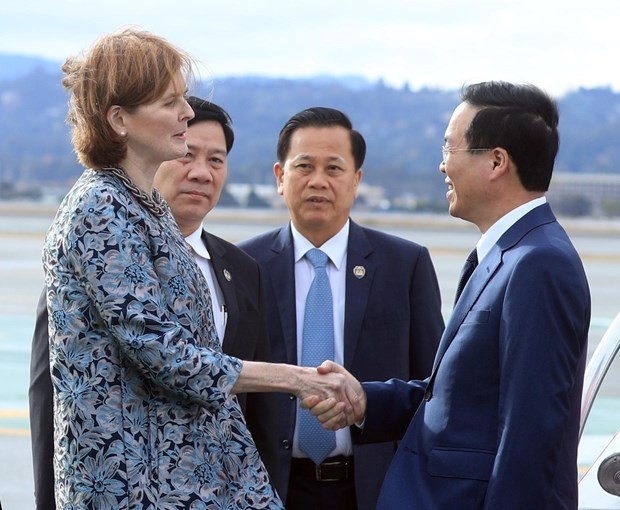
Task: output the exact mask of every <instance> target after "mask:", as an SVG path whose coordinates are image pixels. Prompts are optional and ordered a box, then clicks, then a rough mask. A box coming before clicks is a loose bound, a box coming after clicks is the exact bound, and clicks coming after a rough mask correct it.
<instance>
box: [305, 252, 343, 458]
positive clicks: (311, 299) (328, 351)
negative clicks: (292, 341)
mask: <svg viewBox="0 0 620 510" xmlns="http://www.w3.org/2000/svg"><path fill="white" fill-rule="evenodd" d="M306 258H307V259H308V260H309V261H310V262H311V264H312V265H313V266H314V279H313V280H312V284H311V285H310V290H308V296H307V297H306V310H305V315H304V328H303V347H302V354H301V364H302V365H303V366H305V367H317V366H319V365H320V364H321V363H323V361H325V360H326V359H330V360H333V359H334V307H333V304H332V289H331V287H330V285H329V278H328V277H327V272H326V271H325V265H326V264H327V261H328V260H329V259H328V257H327V255H326V254H325V253H324V252H322V251H321V250H318V249H316V248H312V249H311V250H310V251H308V253H306ZM298 419H299V428H298V436H299V448H300V449H301V450H302V451H303V452H304V453H305V454H306V455H308V457H310V458H311V459H312V460H313V461H314V462H315V463H316V464H320V463H321V462H323V460H324V459H325V457H327V456H328V455H329V453H330V452H331V451H332V450H333V449H334V448H336V433H335V432H333V431H331V430H325V429H324V428H323V427H322V426H321V424H320V423H319V420H317V419H316V418H315V417H314V416H312V415H311V414H310V411H308V410H307V409H301V408H300V409H299V413H298Z"/></svg>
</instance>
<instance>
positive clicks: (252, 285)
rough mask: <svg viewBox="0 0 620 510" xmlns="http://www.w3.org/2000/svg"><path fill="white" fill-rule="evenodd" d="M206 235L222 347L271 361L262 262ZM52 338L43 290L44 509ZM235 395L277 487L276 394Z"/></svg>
mask: <svg viewBox="0 0 620 510" xmlns="http://www.w3.org/2000/svg"><path fill="white" fill-rule="evenodd" d="M202 238H203V240H204V241H205V244H206V245H207V249H208V250H209V255H210V256H211V264H212V265H213V269H214V272H215V277H216V279H217V282H218V284H219V286H220V288H221V290H222V294H223V295H224V302H225V303H226V307H227V312H228V321H227V323H226V330H225V333H224V342H223V344H222V350H223V351H224V352H225V353H226V354H229V355H231V356H235V357H237V358H240V359H243V360H251V361H269V356H270V348H269V337H268V335H267V326H266V316H265V302H264V299H263V297H264V296H263V279H262V277H261V273H260V267H259V265H258V264H257V262H256V261H255V260H253V259H252V258H251V257H249V256H248V255H247V254H246V253H245V252H243V251H242V250H240V249H239V248H237V247H236V246H235V245H234V244H231V243H229V242H228V241H225V240H224V239H221V238H219V237H217V236H214V235H213V234H210V233H208V232H205V231H203V234H202ZM216 316H217V314H216ZM48 342H49V338H48V332H47V305H46V293H45V289H44V290H43V293H42V295H41V298H40V300H39V305H38V308H37V320H36V324H35V331H34V335H33V339H32V354H31V365H30V389H29V400H30V428H31V434H32V435H31V439H32V455H33V464H34V487H35V500H36V507H37V508H38V509H45V510H50V509H54V508H55V502H54V470H53V465H52V460H53V454H54V438H53V433H54V432H53V427H54V424H53V402H52V400H53V398H52V381H51V377H50V368H49V344H48ZM237 397H238V398H239V403H240V404H241V408H242V409H243V412H244V415H245V418H246V422H247V425H248V428H249V429H250V432H251V433H252V437H253V439H254V442H255V443H256V446H257V448H258V451H259V452H260V455H261V458H262V459H263V462H264V463H265V467H266V468H267V470H268V471H269V474H270V476H271V477H272V482H273V483H274V485H276V486H277V485H278V480H277V476H278V474H279V472H280V471H279V469H278V452H277V444H276V442H275V441H276V438H275V437H274V435H273V433H272V430H273V429H274V427H275V426H276V414H275V413H276V401H275V397H274V395H273V394H268V393H248V394H240V395H238V396H237Z"/></svg>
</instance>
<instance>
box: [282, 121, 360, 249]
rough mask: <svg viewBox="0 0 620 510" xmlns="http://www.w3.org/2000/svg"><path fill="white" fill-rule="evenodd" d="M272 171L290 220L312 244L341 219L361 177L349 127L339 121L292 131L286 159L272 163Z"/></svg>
mask: <svg viewBox="0 0 620 510" xmlns="http://www.w3.org/2000/svg"><path fill="white" fill-rule="evenodd" d="M274 174H275V176H276V182H277V185H278V193H280V195H282V196H283V197H284V201H285V202H286V205H287V207H288V209H289V212H290V215H291V220H292V221H293V224H294V225H295V227H296V228H297V229H298V230H299V231H300V232H301V233H302V234H303V235H304V236H305V237H306V238H308V239H309V240H310V241H312V242H313V243H314V244H315V245H316V246H320V245H321V244H322V243H324V242H325V241H326V240H327V239H329V238H331V237H333V236H334V235H335V234H337V233H338V231H339V230H340V229H341V228H342V227H343V225H344V224H345V223H346V221H347V219H348V218H349V214H350V212H351V207H352V206H353V202H354V200H355V197H356V196H357V189H358V185H359V183H360V180H361V178H362V170H361V169H358V168H355V161H354V159H353V154H352V151H351V138H350V134H349V131H348V130H346V129H345V128H343V127H340V126H334V127H303V128H299V129H297V130H296V131H294V132H293V135H292V136H291V140H290V147H289V150H288V154H287V155H286V160H285V161H284V162H282V163H279V162H278V163H276V164H275V165H274Z"/></svg>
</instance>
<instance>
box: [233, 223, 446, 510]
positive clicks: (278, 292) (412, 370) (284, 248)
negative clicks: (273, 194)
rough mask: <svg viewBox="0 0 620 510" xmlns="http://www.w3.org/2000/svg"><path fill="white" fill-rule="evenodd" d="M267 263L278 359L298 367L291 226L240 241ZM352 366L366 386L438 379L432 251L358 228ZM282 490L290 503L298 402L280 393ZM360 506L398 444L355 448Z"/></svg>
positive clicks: (349, 285) (349, 282)
mask: <svg viewBox="0 0 620 510" xmlns="http://www.w3.org/2000/svg"><path fill="white" fill-rule="evenodd" d="M239 246H240V247H241V248H243V249H244V250H246V251H247V252H248V253H249V254H250V255H252V256H253V257H254V258H255V259H256V260H258V262H259V263H260V264H261V267H262V269H263V275H264V278H265V297H266V302H267V303H268V326H269V337H270V342H271V348H272V353H273V356H272V357H273V361H274V362H278V363H290V364H297V347H296V338H297V330H296V327H297V326H296V312H295V270H294V250H293V237H292V234H291V230H290V227H289V226H286V227H284V228H281V229H277V230H274V231H272V232H268V233H266V234H263V235H260V236H258V237H255V238H253V239H251V240H249V241H244V242H242V243H239ZM345 300H346V304H345V314H344V315H345V325H344V358H345V359H344V366H345V367H346V368H347V369H348V370H349V371H350V372H351V373H352V374H353V375H354V376H355V377H356V378H358V379H359V380H360V381H375V380H379V381H384V380H387V379H390V378H393V377H398V378H401V377H404V378H405V379H406V380H408V379H410V378H421V379H424V378H425V377H427V376H428V375H429V374H430V371H431V368H432V366H433V359H434V357H435V351H436V349H437V345H438V343H439V339H440V338H441V334H442V331H443V326H444V323H443V318H442V316H441V296H440V292H439V286H438V284H437V277H436V274H435V269H434V267H433V264H432V262H431V258H430V255H429V252H428V250H427V249H426V248H425V247H423V246H420V245H419V244H416V243H413V242H410V241H407V240H405V239H401V238H398V237H395V236H391V235H388V234H385V233H383V232H378V231H376V230H371V229H368V228H363V227H361V226H359V225H357V224H356V223H354V222H353V221H351V224H350V230H349V240H348V248H347V267H346V297H345ZM277 399H278V407H279V411H278V416H279V422H278V427H277V429H274V434H277V439H278V445H279V451H280V469H281V474H280V476H279V480H280V481H281V482H282V486H280V487H278V490H279V493H280V496H281V497H282V498H283V501H286V496H287V487H288V480H289V473H290V466H291V457H292V444H293V432H294V429H295V419H296V399H295V398H292V397H291V396H290V395H277ZM353 448H354V463H355V487H356V493H357V503H358V508H359V509H360V510H362V509H373V510H374V507H375V503H376V501H377V498H378V494H379V489H380V487H381V482H382V481H383V477H384V475H385V473H386V471H387V469H388V466H389V464H390V461H391V460H392V456H393V455H394V452H395V451H396V448H397V442H396V441H390V442H383V443H377V444H369V445H354V446H353Z"/></svg>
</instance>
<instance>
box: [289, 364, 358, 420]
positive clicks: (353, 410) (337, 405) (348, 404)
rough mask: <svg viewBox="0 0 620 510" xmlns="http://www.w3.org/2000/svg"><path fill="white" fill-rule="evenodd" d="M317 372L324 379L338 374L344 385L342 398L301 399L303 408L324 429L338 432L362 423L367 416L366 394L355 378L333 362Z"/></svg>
mask: <svg viewBox="0 0 620 510" xmlns="http://www.w3.org/2000/svg"><path fill="white" fill-rule="evenodd" d="M316 370H317V372H318V373H319V374H321V376H323V377H330V376H334V375H335V374H338V375H339V376H340V379H339V380H340V381H342V382H341V384H342V397H341V398H340V399H339V398H337V397H334V396H332V397H328V398H322V397H321V396H320V395H318V394H314V393H313V394H308V396H305V397H301V398H302V401H301V406H302V407H304V408H305V409H309V410H310V412H311V413H312V414H313V415H314V416H316V418H317V419H318V420H319V421H320V422H321V424H322V425H323V427H324V428H326V429H329V430H338V429H341V428H344V427H347V426H350V425H353V424H354V423H361V422H362V421H363V419H364V416H365V415H366V393H365V392H364V389H363V388H362V385H361V384H360V383H359V381H358V380H357V379H355V377H353V376H352V375H351V374H350V373H349V372H348V371H347V370H346V369H345V368H344V367H342V366H340V365H338V364H337V363H334V362H333V361H324V362H323V363H322V364H321V365H320V366H319V367H317V369H316Z"/></svg>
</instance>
